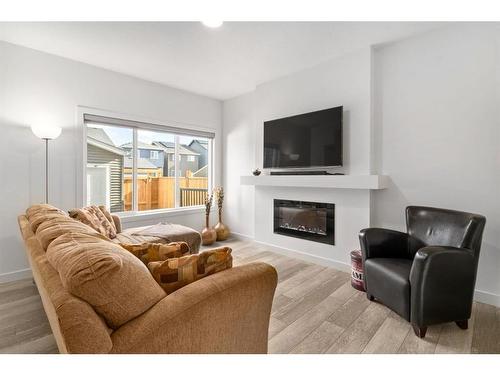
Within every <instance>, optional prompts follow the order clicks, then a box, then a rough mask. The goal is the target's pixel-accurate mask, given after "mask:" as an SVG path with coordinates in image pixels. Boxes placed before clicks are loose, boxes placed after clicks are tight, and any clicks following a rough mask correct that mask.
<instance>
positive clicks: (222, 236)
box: [214, 209, 230, 241]
mask: <svg viewBox="0 0 500 375" xmlns="http://www.w3.org/2000/svg"><path fill="white" fill-rule="evenodd" d="M214 229H215V232H217V241H225V240H227V238H228V237H229V233H230V232H229V227H228V226H227V225H224V224H223V223H222V209H219V222H218V223H217V224H216V225H215V227H214Z"/></svg>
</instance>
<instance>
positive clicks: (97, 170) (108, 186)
mask: <svg viewBox="0 0 500 375" xmlns="http://www.w3.org/2000/svg"><path fill="white" fill-rule="evenodd" d="M125 155H126V152H125V151H124V150H122V149H121V148H119V147H116V146H115V145H114V144H113V141H112V140H111V139H110V138H109V136H108V135H107V134H106V132H105V131H104V129H101V128H91V127H89V128H87V204H96V205H101V204H102V205H105V206H108V207H109V209H110V211H111V212H119V211H123V204H124V203H123V191H122V189H123V164H124V157H125Z"/></svg>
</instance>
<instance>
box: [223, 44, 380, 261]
mask: <svg viewBox="0 0 500 375" xmlns="http://www.w3.org/2000/svg"><path fill="white" fill-rule="evenodd" d="M339 105H343V106H344V167H341V168H336V169H335V171H339V172H344V173H350V174H369V173H370V169H371V158H370V153H371V137H370V132H371V115H372V114H371V50H370V49H369V48H366V49H363V50H361V51H358V52H356V53H353V54H350V55H346V56H344V57H342V58H338V59H334V60H331V61H328V62H325V63H322V64H320V65H317V66H315V67H312V68H310V69H307V70H304V71H301V72H298V73H296V74H293V75H290V76H286V77H283V78H280V79H276V80H274V81H271V82H267V83H264V84H262V85H259V86H258V87H257V88H256V90H255V91H254V92H252V93H249V94H246V95H243V96H240V97H238V98H235V99H231V100H228V101H225V102H224V104H223V124H224V126H223V143H224V151H223V153H224V157H223V170H224V176H223V181H224V186H225V189H226V197H227V209H226V214H225V217H226V222H227V224H228V225H229V226H230V227H231V229H232V230H233V231H234V232H236V233H239V234H243V235H245V236H249V237H255V239H256V240H257V241H261V242H265V243H268V244H272V245H274V246H278V247H280V248H285V249H291V250H296V251H300V252H302V253H304V254H307V255H308V256H309V258H308V259H310V260H312V261H317V262H323V261H324V262H328V263H329V264H332V265H340V266H341V267H343V268H345V264H347V263H348V259H349V258H348V256H349V255H348V254H349V251H350V250H353V249H355V248H357V247H358V239H357V231H358V229H359V228H363V227H366V226H368V225H369V219H370V214H369V209H370V203H369V199H370V196H369V193H368V191H332V190H329V189H295V188H286V189H280V188H254V187H251V186H241V185H240V176H242V175H249V174H250V173H251V171H252V170H253V169H254V168H256V167H259V168H262V164H263V160H262V154H263V149H262V147H263V144H262V139H263V122H264V121H266V120H272V119H276V118H280V117H285V116H290V115H294V114H299V113H304V112H310V111H315V110H319V109H325V108H330V107H335V106H339ZM273 198H277V199H279V198H281V199H294V200H312V201H318V202H328V203H334V204H336V223H337V227H336V229H337V231H336V235H335V237H336V238H335V240H336V245H335V246H331V245H325V244H320V243H313V242H310V241H304V240H300V239H296V238H291V237H284V236H280V235H277V234H274V233H273V226H272V217H273V213H272V199H273Z"/></svg>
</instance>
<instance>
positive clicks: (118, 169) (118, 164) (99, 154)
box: [87, 144, 123, 212]
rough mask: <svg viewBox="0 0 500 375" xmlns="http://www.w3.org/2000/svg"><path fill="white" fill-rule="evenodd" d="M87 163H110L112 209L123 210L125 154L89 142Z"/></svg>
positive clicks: (112, 210)
mask: <svg viewBox="0 0 500 375" xmlns="http://www.w3.org/2000/svg"><path fill="white" fill-rule="evenodd" d="M87 164H95V165H108V166H109V169H110V173H111V176H110V182H111V190H110V204H111V207H110V210H111V212H119V211H123V199H122V186H123V184H122V182H123V156H121V155H117V154H114V153H112V152H109V151H106V150H103V149H101V148H98V147H95V146H93V145H89V144H87Z"/></svg>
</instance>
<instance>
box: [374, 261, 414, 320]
mask: <svg viewBox="0 0 500 375" xmlns="http://www.w3.org/2000/svg"><path fill="white" fill-rule="evenodd" d="M412 263H413V261H412V260H411V259H403V258H371V259H367V260H366V261H365V277H366V287H367V293H368V294H371V295H372V296H374V297H375V298H377V299H378V300H380V301H381V302H383V303H384V304H385V305H386V306H388V307H390V308H391V309H392V310H394V311H395V312H397V313H398V314H399V315H401V316H402V317H403V318H405V319H406V320H408V321H410V280H409V279H410V270H411V266H412Z"/></svg>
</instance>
